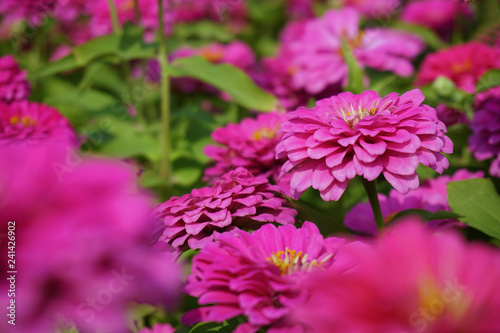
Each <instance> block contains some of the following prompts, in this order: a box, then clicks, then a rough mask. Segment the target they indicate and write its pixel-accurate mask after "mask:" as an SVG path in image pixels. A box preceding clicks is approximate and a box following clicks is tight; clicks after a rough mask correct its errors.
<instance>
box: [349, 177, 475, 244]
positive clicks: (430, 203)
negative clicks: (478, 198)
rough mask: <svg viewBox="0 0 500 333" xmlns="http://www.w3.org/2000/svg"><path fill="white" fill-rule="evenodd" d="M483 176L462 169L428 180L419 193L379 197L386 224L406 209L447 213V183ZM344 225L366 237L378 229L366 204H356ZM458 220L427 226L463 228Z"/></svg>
mask: <svg viewBox="0 0 500 333" xmlns="http://www.w3.org/2000/svg"><path fill="white" fill-rule="evenodd" d="M483 176H484V175H483V173H482V172H475V173H472V172H469V171H467V170H465V169H461V170H458V171H457V172H455V174H454V175H453V176H448V175H445V176H440V177H437V178H435V179H428V180H426V181H425V182H423V183H422V186H420V187H419V188H418V189H416V190H414V191H410V192H409V193H408V194H406V195H403V194H401V193H399V192H397V191H395V190H392V191H390V192H389V195H388V196H385V195H383V194H379V195H378V198H379V201H380V208H381V209H382V216H383V217H384V221H385V222H386V223H389V222H391V220H392V219H393V218H394V216H395V215H396V214H397V213H399V212H401V211H403V210H406V209H425V210H427V211H430V212H436V211H438V210H445V211H449V210H450V206H449V205H448V198H447V190H446V185H447V184H448V183H449V182H452V181H457V180H464V179H470V178H481V177H483ZM344 223H345V225H346V226H347V227H349V228H350V229H352V230H355V231H359V232H362V233H365V234H369V235H376V234H377V225H376V223H375V218H374V217H373V211H372V209H371V207H370V204H369V203H358V204H357V205H355V206H354V207H353V208H352V209H351V210H350V211H349V212H348V213H347V214H346V216H345V219H344ZM462 225H463V224H462V223H461V222H459V221H458V220H450V219H448V220H433V221H429V222H428V223H426V226H428V227H429V228H432V229H444V228H448V227H452V226H462Z"/></svg>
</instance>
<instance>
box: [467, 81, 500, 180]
mask: <svg viewBox="0 0 500 333" xmlns="http://www.w3.org/2000/svg"><path fill="white" fill-rule="evenodd" d="M478 99H479V101H478V103H477V104H476V107H475V114H474V119H473V120H472V124H471V128H472V135H471V136H470V137H469V148H470V150H471V152H472V154H473V155H474V157H475V158H476V159H477V160H479V161H484V160H487V159H490V158H493V162H492V163H491V165H490V169H489V173H490V175H493V176H496V177H500V87H497V88H494V89H491V90H489V91H488V92H487V93H486V94H480V95H478Z"/></svg>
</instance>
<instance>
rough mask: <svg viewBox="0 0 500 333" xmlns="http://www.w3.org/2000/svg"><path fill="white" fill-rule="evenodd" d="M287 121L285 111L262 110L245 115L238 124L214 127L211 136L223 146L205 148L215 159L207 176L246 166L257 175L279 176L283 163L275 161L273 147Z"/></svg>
mask: <svg viewBox="0 0 500 333" xmlns="http://www.w3.org/2000/svg"><path fill="white" fill-rule="evenodd" d="M284 120H285V115H284V114H280V113H277V112H272V113H262V114H259V115H258V116H257V118H256V119H254V118H246V119H243V120H242V121H241V122H240V123H239V124H229V125H227V126H226V127H222V128H219V129H217V130H215V131H214V132H213V133H212V138H213V139H214V141H215V142H216V143H218V144H219V145H221V146H214V145H209V146H207V147H205V149H204V152H205V154H206V155H207V156H208V157H210V158H212V159H213V160H214V161H215V166H213V167H211V168H208V169H206V170H205V178H206V179H207V180H210V179H215V178H217V177H219V176H221V175H223V174H224V173H226V172H228V171H230V170H233V169H236V168H237V167H244V168H246V169H247V170H248V171H250V172H251V173H252V174H254V175H255V176H263V177H270V176H272V175H278V174H279V172H280V169H281V165H282V164H283V163H282V162H281V161H279V160H276V158H275V153H274V150H275V148H276V145H277V144H278V142H279V141H280V138H281V135H280V134H279V133H278V131H279V128H280V126H281V123H282V122H283V121H284Z"/></svg>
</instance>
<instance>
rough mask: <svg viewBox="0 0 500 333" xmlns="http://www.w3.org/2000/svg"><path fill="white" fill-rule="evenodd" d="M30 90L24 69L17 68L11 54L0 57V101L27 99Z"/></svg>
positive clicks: (9, 101)
mask: <svg viewBox="0 0 500 333" xmlns="http://www.w3.org/2000/svg"><path fill="white" fill-rule="evenodd" d="M30 92H31V87H30V83H29V82H28V81H27V80H26V71H23V70H21V68H19V65H18V64H17V62H16V60H15V59H14V57H13V56H12V55H6V56H3V57H0V102H6V103H11V102H13V101H22V100H27V99H28V97H29V95H30Z"/></svg>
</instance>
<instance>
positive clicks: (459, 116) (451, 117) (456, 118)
mask: <svg viewBox="0 0 500 333" xmlns="http://www.w3.org/2000/svg"><path fill="white" fill-rule="evenodd" d="M436 111H437V116H438V119H439V120H440V121H442V122H443V124H445V125H446V127H449V126H452V125H455V124H469V118H468V117H467V114H466V113H464V112H462V111H460V110H457V109H453V108H451V107H449V106H446V105H445V104H438V105H437V106H436Z"/></svg>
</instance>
